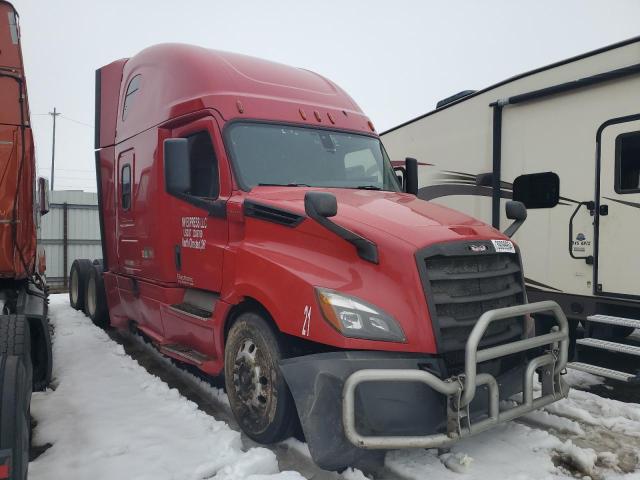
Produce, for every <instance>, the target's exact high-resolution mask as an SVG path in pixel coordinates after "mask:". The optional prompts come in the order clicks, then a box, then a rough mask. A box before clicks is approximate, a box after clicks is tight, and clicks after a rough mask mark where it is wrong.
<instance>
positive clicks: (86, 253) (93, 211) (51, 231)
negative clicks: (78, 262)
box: [38, 190, 102, 290]
mask: <svg viewBox="0 0 640 480" xmlns="http://www.w3.org/2000/svg"><path fill="white" fill-rule="evenodd" d="M49 202H50V210H49V213H48V214H47V215H45V216H43V217H42V220H41V225H40V231H39V232H38V244H39V245H40V246H42V247H44V249H45V251H46V254H47V272H46V275H47V282H48V283H49V285H50V287H51V288H52V289H53V290H65V289H66V288H67V277H68V275H69V268H70V267H71V262H73V260H74V259H75V258H90V259H94V258H101V257H102V250H101V247H100V223H99V221H98V195H97V194H96V193H94V192H83V191H81V190H65V191H53V192H50V197H49Z"/></svg>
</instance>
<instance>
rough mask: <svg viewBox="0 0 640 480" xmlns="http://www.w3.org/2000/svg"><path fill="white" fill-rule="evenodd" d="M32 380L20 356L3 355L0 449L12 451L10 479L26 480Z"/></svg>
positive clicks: (0, 393) (0, 374)
mask: <svg viewBox="0 0 640 480" xmlns="http://www.w3.org/2000/svg"><path fill="white" fill-rule="evenodd" d="M30 402H31V380H30V379H29V378H28V377H27V373H26V370H25V368H24V365H23V364H22V361H21V360H20V358H19V357H17V356H0V450H5V449H8V450H10V451H11V474H10V476H9V477H8V478H9V479H10V480H26V478H27V468H28V465H29V437H30V429H31V419H30V415H29V404H30Z"/></svg>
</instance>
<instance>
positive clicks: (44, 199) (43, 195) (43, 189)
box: [38, 177, 49, 215]
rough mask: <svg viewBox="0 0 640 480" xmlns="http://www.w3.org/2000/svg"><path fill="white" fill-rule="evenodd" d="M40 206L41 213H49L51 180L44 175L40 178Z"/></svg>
mask: <svg viewBox="0 0 640 480" xmlns="http://www.w3.org/2000/svg"><path fill="white" fill-rule="evenodd" d="M38 208H39V209H40V215H45V214H47V213H49V180H48V179H46V178H44V177H39V178H38Z"/></svg>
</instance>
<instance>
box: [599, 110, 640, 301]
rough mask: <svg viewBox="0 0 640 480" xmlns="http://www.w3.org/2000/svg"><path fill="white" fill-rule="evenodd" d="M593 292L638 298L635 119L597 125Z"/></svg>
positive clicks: (639, 153)
mask: <svg viewBox="0 0 640 480" xmlns="http://www.w3.org/2000/svg"><path fill="white" fill-rule="evenodd" d="M598 151H599V180H598V186H599V204H598V205H597V206H596V210H597V215H598V242H597V264H596V293H598V294H603V295H609V296H636V297H637V296H640V254H639V252H638V224H639V223H640V115H635V116H632V117H625V118H622V119H618V120H615V119H614V120H611V121H609V122H607V123H605V124H604V126H603V127H601V130H600V135H599V143H598Z"/></svg>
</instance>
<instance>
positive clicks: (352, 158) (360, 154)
mask: <svg viewBox="0 0 640 480" xmlns="http://www.w3.org/2000/svg"><path fill="white" fill-rule="evenodd" d="M344 167H345V176H346V178H348V179H350V180H360V182H362V183H363V184H366V183H367V182H369V183H373V184H378V183H381V182H382V168H381V165H380V164H379V163H378V161H377V160H376V158H375V157H374V156H373V153H372V152H371V150H369V149H368V148H366V149H364V150H357V151H355V152H349V153H347V154H346V155H345V156H344Z"/></svg>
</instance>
